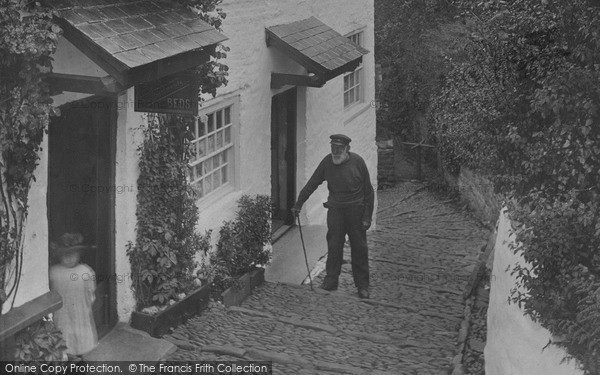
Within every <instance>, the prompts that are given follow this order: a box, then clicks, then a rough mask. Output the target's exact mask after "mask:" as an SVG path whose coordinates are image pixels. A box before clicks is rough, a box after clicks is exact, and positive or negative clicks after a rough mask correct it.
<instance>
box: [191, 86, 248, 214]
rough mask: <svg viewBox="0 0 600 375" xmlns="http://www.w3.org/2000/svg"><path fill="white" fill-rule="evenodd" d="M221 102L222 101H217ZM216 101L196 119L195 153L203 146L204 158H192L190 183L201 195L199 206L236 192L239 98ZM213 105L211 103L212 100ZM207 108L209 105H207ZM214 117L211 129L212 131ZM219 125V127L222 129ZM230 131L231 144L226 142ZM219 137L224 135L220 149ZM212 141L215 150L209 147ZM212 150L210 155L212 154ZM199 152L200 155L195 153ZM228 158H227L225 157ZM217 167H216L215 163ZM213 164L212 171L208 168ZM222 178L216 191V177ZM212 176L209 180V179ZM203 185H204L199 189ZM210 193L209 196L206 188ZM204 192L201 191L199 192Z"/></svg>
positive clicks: (193, 141)
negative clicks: (224, 176) (211, 199)
mask: <svg viewBox="0 0 600 375" xmlns="http://www.w3.org/2000/svg"><path fill="white" fill-rule="evenodd" d="M217 99H221V98H217ZM217 99H215V100H214V103H210V102H205V103H203V104H204V106H203V107H201V108H200V109H199V111H198V116H195V119H194V129H193V134H194V139H193V140H192V141H191V143H192V144H194V145H195V147H197V148H196V150H199V149H201V147H200V146H199V145H201V144H202V143H204V147H203V149H204V155H203V156H201V157H197V156H194V155H197V154H192V156H191V157H190V162H189V163H188V181H189V182H190V185H191V186H192V188H194V189H195V190H196V191H199V192H200V193H201V196H200V197H199V198H198V202H200V203H201V202H205V201H207V200H208V199H210V198H215V197H219V196H220V195H222V194H224V193H227V192H230V191H233V190H235V189H236V183H237V170H238V167H239V160H238V151H237V149H238V147H239V146H238V137H237V132H238V128H239V96H235V97H232V98H228V99H221V100H217ZM211 102H212V100H211ZM207 104H208V105H207ZM227 109H228V110H229V111H228V112H229V116H228V117H229V122H227V121H226V120H227V116H226V113H227ZM211 116H212V129H211V128H209V126H210V123H209V122H210V121H211ZM219 119H220V120H219ZM219 123H220V126H219ZM201 126H202V127H203V134H200V129H201V128H200V127H201ZM227 130H228V132H229V142H226V140H227V137H226V134H227ZM219 134H221V140H222V141H221V144H222V146H221V147H218V139H219ZM211 137H212V143H213V147H212V148H211V147H210V145H209V143H210V142H211V141H210V138H211ZM209 150H210V151H209ZM196 152H197V151H196ZM224 154H225V158H224V157H223V155H224ZM217 160H218V164H216V165H215V161H217ZM208 164H210V167H207V166H208ZM194 168H201V170H202V171H201V172H200V173H202V174H201V175H199V174H197V173H196V172H197V169H196V170H194ZM224 169H225V170H226V176H227V177H226V178H227V179H226V181H225V182H223V175H222V173H223V170H224ZM217 173H218V174H219V177H218V179H219V180H220V181H219V184H218V186H216V187H215V185H214V183H215V180H214V176H215V174H217ZM209 176H210V177H209ZM208 178H211V179H212V180H211V182H210V185H206V184H207V181H208ZM199 183H201V184H202V185H198V184H199ZM209 186H210V190H209V191H208V192H207V188H208V187H209ZM199 188H201V189H199Z"/></svg>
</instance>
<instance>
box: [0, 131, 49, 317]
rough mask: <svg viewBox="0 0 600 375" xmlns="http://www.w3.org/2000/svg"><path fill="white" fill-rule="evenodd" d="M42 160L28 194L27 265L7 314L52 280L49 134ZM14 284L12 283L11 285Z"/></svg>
mask: <svg viewBox="0 0 600 375" xmlns="http://www.w3.org/2000/svg"><path fill="white" fill-rule="evenodd" d="M41 147H42V151H40V153H39V156H40V160H39V161H38V167H37V168H36V170H35V181H34V182H33V184H32V185H31V189H30V190H29V197H28V205H29V210H28V215H27V221H26V223H25V237H24V243H23V268H22V272H21V279H20V283H19V286H18V289H17V292H16V294H15V295H11V297H10V299H9V300H8V302H7V303H6V304H4V306H3V307H2V309H3V313H5V312H7V311H8V310H10V307H11V305H12V303H13V298H14V307H19V306H21V305H22V304H24V303H26V302H29V301H30V300H32V299H35V298H37V297H39V296H41V295H43V294H45V293H47V292H48V291H49V290H50V289H49V282H48V218H47V214H46V213H47V210H46V191H47V189H46V184H47V181H48V137H47V136H44V140H43V142H42V144H41ZM11 287H12V284H11V285H10V286H9V287H8V288H9V289H10V288H11Z"/></svg>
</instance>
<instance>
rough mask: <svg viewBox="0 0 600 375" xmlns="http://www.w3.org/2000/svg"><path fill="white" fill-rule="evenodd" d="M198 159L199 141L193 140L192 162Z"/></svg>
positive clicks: (191, 149)
mask: <svg viewBox="0 0 600 375" xmlns="http://www.w3.org/2000/svg"><path fill="white" fill-rule="evenodd" d="M196 160H198V142H192V144H191V145H190V163H193V162H195V161H196Z"/></svg>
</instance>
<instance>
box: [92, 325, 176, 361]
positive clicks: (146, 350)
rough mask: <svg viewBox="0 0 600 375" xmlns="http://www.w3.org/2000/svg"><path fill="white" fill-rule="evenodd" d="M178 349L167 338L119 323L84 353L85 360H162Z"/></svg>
mask: <svg viewBox="0 0 600 375" xmlns="http://www.w3.org/2000/svg"><path fill="white" fill-rule="evenodd" d="M175 350H177V347H176V346H175V345H174V344H173V343H171V342H169V341H166V340H163V339H157V338H154V337H151V336H150V335H149V334H148V333H146V332H143V331H140V330H137V329H135V328H131V327H130V326H129V324H127V323H118V324H117V325H116V326H115V327H114V328H113V329H112V330H111V331H110V332H109V333H108V334H107V335H106V336H104V337H103V338H102V339H100V342H99V343H98V346H96V348H94V349H93V350H92V351H90V352H88V353H87V354H85V355H83V356H82V357H83V359H84V360H85V361H156V362H158V361H160V360H162V359H164V358H166V357H167V356H168V355H170V354H171V353H173V352H174V351H175Z"/></svg>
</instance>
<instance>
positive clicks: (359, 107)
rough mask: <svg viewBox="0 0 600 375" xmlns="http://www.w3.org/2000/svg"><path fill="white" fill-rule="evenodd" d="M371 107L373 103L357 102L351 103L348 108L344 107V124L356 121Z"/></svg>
mask: <svg viewBox="0 0 600 375" xmlns="http://www.w3.org/2000/svg"><path fill="white" fill-rule="evenodd" d="M370 107H371V103H356V104H353V105H351V106H350V107H348V108H344V111H345V112H346V113H345V117H346V118H345V119H344V125H348V124H349V123H351V122H352V121H354V120H355V119H356V118H357V117H358V116H360V115H362V114H363V113H364V112H366V111H367V110H368V109H369V108H370Z"/></svg>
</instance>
